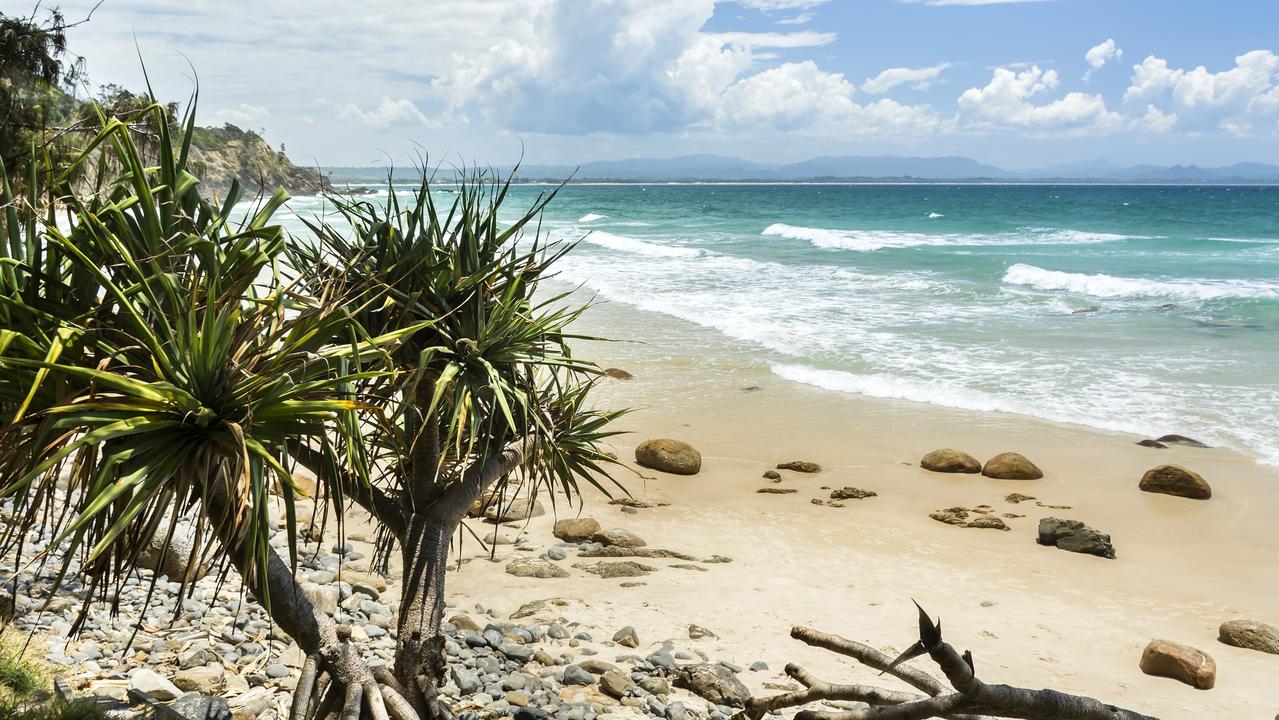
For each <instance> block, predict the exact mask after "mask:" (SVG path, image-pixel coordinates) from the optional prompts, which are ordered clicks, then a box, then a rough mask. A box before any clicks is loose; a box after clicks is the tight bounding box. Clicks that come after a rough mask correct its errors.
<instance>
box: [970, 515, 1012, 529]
mask: <svg viewBox="0 0 1279 720" xmlns="http://www.w3.org/2000/svg"><path fill="white" fill-rule="evenodd" d="M964 527H970V528H980V529H984V530H1009V529H1010V528H1009V527H1008V524H1007V523H1005V522H1004V521H1003V520H1000V519H999V518H997V517H995V516H993V515H980V516H978V517H975V518H973V519H972V521H970V522H969V523H968V524H967V525H965V526H964Z"/></svg>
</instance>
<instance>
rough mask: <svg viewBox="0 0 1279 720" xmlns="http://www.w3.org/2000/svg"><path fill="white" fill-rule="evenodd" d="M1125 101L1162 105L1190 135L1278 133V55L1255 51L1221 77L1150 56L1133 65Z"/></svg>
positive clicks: (1202, 68)
mask: <svg viewBox="0 0 1279 720" xmlns="http://www.w3.org/2000/svg"><path fill="white" fill-rule="evenodd" d="M1124 102H1125V104H1128V105H1146V106H1148V107H1151V108H1157V107H1159V106H1162V108H1165V109H1168V110H1170V111H1171V112H1172V113H1174V114H1175V115H1176V117H1177V118H1178V124H1179V126H1182V127H1185V128H1186V129H1190V130H1203V129H1206V128H1212V127H1217V128H1221V129H1223V130H1226V131H1227V132H1229V133H1231V134H1235V135H1243V134H1249V133H1251V132H1254V131H1258V132H1274V131H1279V126H1277V125H1276V122H1275V121H1276V118H1277V116H1279V55H1276V54H1275V53H1274V52H1272V51H1270V50H1253V51H1251V52H1247V53H1244V54H1242V55H1239V56H1238V57H1236V58H1235V66H1234V67H1233V68H1230V69H1229V70H1223V71H1221V72H1218V73H1213V72H1209V71H1208V69H1207V68H1205V67H1204V66H1203V65H1200V66H1198V67H1196V68H1194V69H1191V70H1184V69H1181V68H1173V67H1170V66H1169V65H1168V61H1167V60H1164V59H1163V58H1160V57H1156V56H1154V55H1150V56H1147V57H1146V58H1145V59H1144V60H1142V61H1141V63H1140V64H1138V65H1134V66H1133V73H1132V79H1131V81H1130V82H1129V86H1128V89H1127V90H1126V91H1125V92H1124Z"/></svg>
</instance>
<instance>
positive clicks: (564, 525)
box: [551, 517, 600, 543]
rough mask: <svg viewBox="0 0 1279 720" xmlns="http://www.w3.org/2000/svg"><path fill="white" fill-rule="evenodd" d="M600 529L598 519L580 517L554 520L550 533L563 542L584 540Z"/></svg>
mask: <svg viewBox="0 0 1279 720" xmlns="http://www.w3.org/2000/svg"><path fill="white" fill-rule="evenodd" d="M599 531H600V524H599V521H598V520H596V519H595V518H588V517H580V518H569V519H567V520H556V521H555V527H553V528H551V534H552V535H554V536H555V537H557V538H559V539H560V540H563V541H564V542H574V543H580V542H586V541H587V540H590V539H591V536H592V535H594V534H595V533H597V532H599Z"/></svg>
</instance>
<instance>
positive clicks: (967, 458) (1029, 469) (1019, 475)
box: [919, 448, 1044, 480]
mask: <svg viewBox="0 0 1279 720" xmlns="http://www.w3.org/2000/svg"><path fill="white" fill-rule="evenodd" d="M919 466H920V467H922V468H924V469H925V470H931V471H933V472H942V473H971V474H976V473H981V474H982V475H985V476H986V477H989V478H995V479H998V480H1038V479H1039V478H1042V477H1043V476H1044V471H1043V470H1040V469H1039V467H1038V466H1037V465H1035V464H1034V463H1033V462H1031V461H1030V460H1028V459H1026V456H1024V455H1021V454H1019V453H1015V452H1005V453H1000V454H998V455H996V456H994V457H992V458H990V459H989V460H987V461H986V463H985V464H984V465H983V464H982V463H981V462H979V461H978V460H977V458H975V457H973V456H972V455H969V454H968V453H966V452H962V451H959V450H955V449H953V448H941V449H938V450H934V451H932V452H930V453H928V454H927V455H925V456H924V457H923V458H922V459H920V461H919Z"/></svg>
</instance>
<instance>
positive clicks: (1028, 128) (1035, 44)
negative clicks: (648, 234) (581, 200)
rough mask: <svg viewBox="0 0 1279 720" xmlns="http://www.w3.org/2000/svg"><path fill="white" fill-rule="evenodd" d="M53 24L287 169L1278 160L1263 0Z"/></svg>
mask: <svg viewBox="0 0 1279 720" xmlns="http://www.w3.org/2000/svg"><path fill="white" fill-rule="evenodd" d="M95 1H96V0H74V1H71V2H65V1H64V2H62V3H61V8H62V10H63V12H64V13H65V14H66V16H67V18H68V20H71V21H74V20H77V19H80V18H82V17H84V16H85V15H86V14H88V12H89V10H90V8H91V7H92V6H93V3H94V2H95ZM70 32H71V34H70V38H69V39H70V43H71V49H72V50H73V51H74V52H75V53H77V54H79V55H81V56H83V57H84V58H85V59H86V62H87V69H88V75H89V78H90V80H91V82H92V83H93V84H94V85H97V84H103V83H119V84H122V85H125V86H127V87H131V88H140V87H142V72H141V62H140V60H139V54H140V56H141V60H142V61H145V63H146V67H147V71H148V73H149V74H150V77H151V80H152V83H153V86H154V87H155V89H156V91H157V93H158V94H159V95H161V96H162V97H164V98H168V99H182V98H186V97H188V96H189V95H190V94H191V91H192V90H193V89H194V88H195V86H196V81H197V79H198V87H199V104H198V117H199V118H200V122H201V124H205V125H221V124H222V123H226V122H230V123H234V124H236V125H239V126H242V127H246V128H250V129H256V130H261V131H262V132H263V133H264V135H265V137H266V138H267V140H268V141H269V142H271V143H272V144H273V145H281V144H283V145H284V146H285V147H286V150H287V152H288V154H289V156H290V157H291V158H293V159H294V161H296V162H299V163H304V164H321V165H382V164H385V163H386V162H388V161H391V162H395V163H397V164H403V163H404V162H406V161H408V160H409V159H411V158H412V157H414V156H416V155H418V154H427V155H429V157H430V158H431V161H432V162H436V161H441V160H448V161H461V162H466V163H476V162H478V163H484V164H505V163H509V162H512V161H514V160H515V159H517V158H520V157H523V159H524V160H525V162H531V163H564V164H577V163H582V162H588V161H591V160H603V159H620V158H629V157H651V158H658V157H672V156H679V155H687V154H694V153H715V154H722V155H732V156H738V157H743V158H747V159H750V160H756V161H762V162H794V161H799V160H804V159H808V158H810V157H815V156H820V155H890V154H891V155H964V156H968V157H972V158H976V159H978V160H980V161H983V162H988V163H992V164H995V165H999V166H1001V167H1005V168H1009V169H1029V168H1042V167H1046V166H1050V165H1053V164H1058V163H1078V162H1088V163H1090V162H1092V161H1095V160H1097V159H1100V158H1104V159H1105V160H1107V161H1108V162H1110V163H1113V164H1116V165H1130V164H1138V163H1154V164H1161V165H1166V164H1176V163H1183V164H1191V163H1193V164H1199V165H1227V164H1232V163H1236V162H1248V161H1251V162H1268V163H1276V164H1279V0H1218V1H1216V2H1209V1H1207V0H448V1H447V2H442V1H440V0H365V1H364V2H361V3H351V2H334V1H333V0H258V1H257V2H244V1H241V0H183V2H181V3H178V2H165V1H162V0H105V2H103V3H102V5H101V6H100V7H98V9H97V10H96V11H95V12H94V13H93V15H92V19H91V20H90V21H89V22H87V23H85V24H83V25H80V26H78V27H76V28H74V29H73V30H71V31H70ZM88 91H92V87H90V88H89V89H88Z"/></svg>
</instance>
